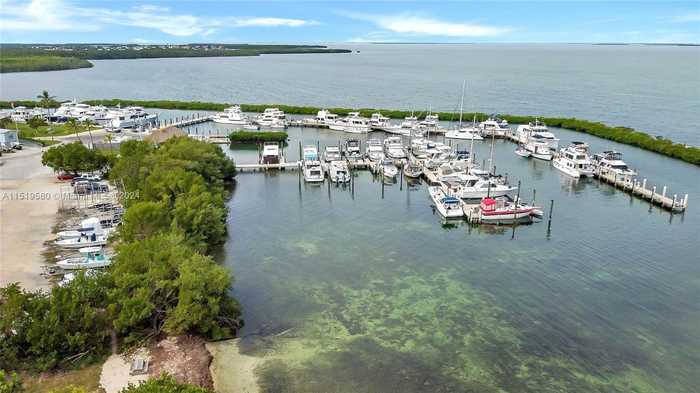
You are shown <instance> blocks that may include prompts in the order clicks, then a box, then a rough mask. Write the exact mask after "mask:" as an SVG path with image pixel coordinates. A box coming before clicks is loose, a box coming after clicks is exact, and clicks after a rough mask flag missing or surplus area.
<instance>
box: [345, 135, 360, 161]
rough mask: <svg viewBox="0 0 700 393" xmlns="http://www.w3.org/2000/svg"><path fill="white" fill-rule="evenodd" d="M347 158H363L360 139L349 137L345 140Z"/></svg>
mask: <svg viewBox="0 0 700 393" xmlns="http://www.w3.org/2000/svg"><path fill="white" fill-rule="evenodd" d="M345 158H347V159H348V160H359V159H361V158H362V150H361V149H360V141H358V140H357V139H348V140H347V141H345Z"/></svg>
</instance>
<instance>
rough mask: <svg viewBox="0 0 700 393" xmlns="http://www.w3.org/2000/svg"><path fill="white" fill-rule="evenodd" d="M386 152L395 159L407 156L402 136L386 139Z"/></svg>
mask: <svg viewBox="0 0 700 393" xmlns="http://www.w3.org/2000/svg"><path fill="white" fill-rule="evenodd" d="M384 154H385V155H386V156H387V157H389V158H393V159H395V160H399V159H402V158H406V152H405V151H404V149H403V143H402V142H401V137H398V136H390V137H388V138H386V139H384Z"/></svg>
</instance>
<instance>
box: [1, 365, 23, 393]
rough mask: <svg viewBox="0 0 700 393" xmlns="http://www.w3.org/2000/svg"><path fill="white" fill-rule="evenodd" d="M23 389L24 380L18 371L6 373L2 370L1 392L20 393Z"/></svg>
mask: <svg viewBox="0 0 700 393" xmlns="http://www.w3.org/2000/svg"><path fill="white" fill-rule="evenodd" d="M21 391H22V381H20V379H19V377H18V376H17V373H11V374H5V371H3V370H0V393H20V392H21Z"/></svg>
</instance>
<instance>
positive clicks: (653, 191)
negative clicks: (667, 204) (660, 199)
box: [651, 186, 656, 203]
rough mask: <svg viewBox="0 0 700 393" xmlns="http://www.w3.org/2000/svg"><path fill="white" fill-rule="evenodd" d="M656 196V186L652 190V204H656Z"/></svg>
mask: <svg viewBox="0 0 700 393" xmlns="http://www.w3.org/2000/svg"><path fill="white" fill-rule="evenodd" d="M654 195H656V186H654V187H652V188H651V203H654Z"/></svg>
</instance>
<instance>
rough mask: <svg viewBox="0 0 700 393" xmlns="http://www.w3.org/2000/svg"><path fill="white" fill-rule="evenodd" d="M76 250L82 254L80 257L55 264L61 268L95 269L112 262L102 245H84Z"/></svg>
mask: <svg viewBox="0 0 700 393" xmlns="http://www.w3.org/2000/svg"><path fill="white" fill-rule="evenodd" d="M78 252H80V254H82V255H81V256H80V257H76V258H68V259H64V260H62V261H58V262H56V266H58V267H60V268H61V269H63V270H78V269H97V268H102V267H107V266H109V265H110V264H111V263H112V261H111V260H110V259H109V256H107V255H106V254H105V253H104V250H103V249H102V247H84V248H81V249H79V250H78Z"/></svg>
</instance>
